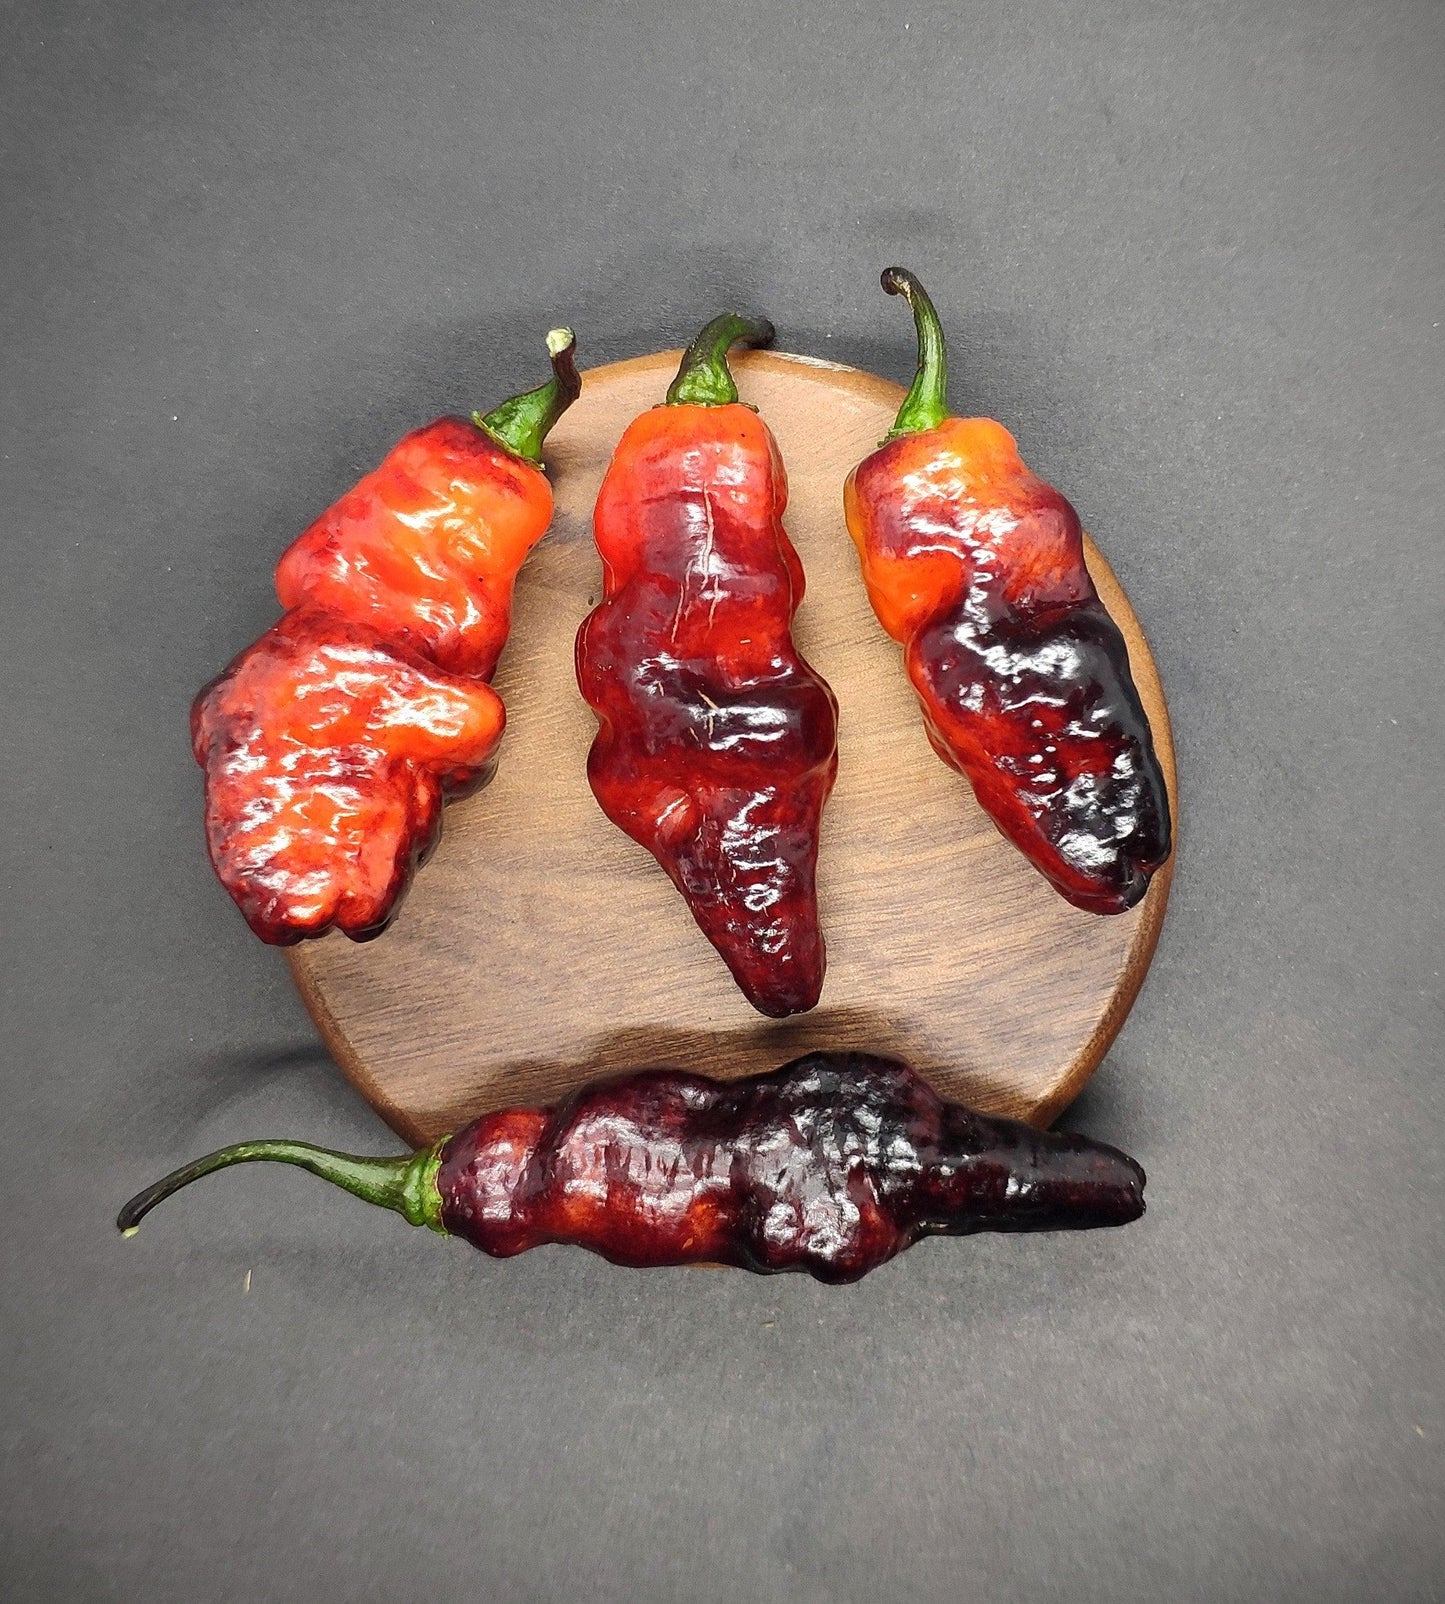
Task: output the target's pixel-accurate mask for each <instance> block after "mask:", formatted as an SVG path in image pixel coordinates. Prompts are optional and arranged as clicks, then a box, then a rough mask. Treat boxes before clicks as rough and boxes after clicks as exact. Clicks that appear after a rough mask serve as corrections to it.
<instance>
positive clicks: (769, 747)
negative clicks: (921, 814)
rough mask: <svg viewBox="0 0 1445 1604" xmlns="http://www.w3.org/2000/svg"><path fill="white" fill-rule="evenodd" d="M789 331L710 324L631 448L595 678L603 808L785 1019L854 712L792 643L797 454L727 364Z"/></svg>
mask: <svg viewBox="0 0 1445 1604" xmlns="http://www.w3.org/2000/svg"><path fill="white" fill-rule="evenodd" d="M771 338H772V326H771V325H770V324H768V323H764V322H751V321H748V320H747V319H744V318H740V317H738V316H736V315H735V314H728V315H725V316H723V317H720V318H717V319H715V320H714V321H713V322H711V323H709V324H708V326H707V327H706V328H705V329H704V330H703V331H702V333H701V334H699V335H698V337H697V339H696V340H695V341H694V342H693V344H692V346H691V347H690V348H689V350H688V351H687V353H686V355H685V356H684V357H683V360H682V365H681V367H680V368H679V370H678V375H677V378H676V380H675V381H674V382H673V385H672V387H671V388H670V389H669V390H668V392H667V404H666V405H664V406H660V407H654V408H653V409H652V410H651V411H650V412H644V413H643V414H642V416H641V417H640V418H638V419H636V421H635V422H633V423H632V424H631V426H630V427H629V428H628V430H627V432H626V433H625V434H624V435H623V437H622V439H621V441H620V442H619V444H618V446H617V450H616V452H615V453H614V454H613V457H612V463H611V466H610V467H609V468H608V470H607V476H606V478H605V479H604V480H603V482H602V489H601V491H600V493H599V494H598V497H597V507H596V511H595V513H594V520H593V523H594V529H595V532H596V538H597V549H598V551H599V552H600V553H601V556H602V574H603V589H604V597H605V599H604V600H603V602H602V603H601V605H600V606H599V607H598V608H597V609H596V610H595V611H594V612H593V613H591V614H590V615H589V616H588V618H587V619H586V620H585V621H584V623H583V625H582V628H581V630H580V631H579V632H578V636H577V682H578V684H579V686H580V687H581V690H582V695H583V696H584V697H585V698H586V700H587V701H588V703H589V704H590V705H591V707H592V709H593V711H594V712H595V713H596V714H597V718H598V722H599V724H600V726H601V728H600V729H599V731H598V733H597V738H596V740H595V741H594V742H593V744H592V751H591V754H590V756H589V758H588V763H587V777H588V779H589V781H590V782H591V785H592V790H593V793H594V795H595V796H596V798H597V800H598V802H599V803H600V804H601V806H602V810H603V812H604V813H606V815H607V816H608V818H609V819H611V820H612V822H613V823H614V824H616V825H617V826H618V828H619V829H622V830H625V831H626V833H627V834H628V835H630V836H631V837H632V838H633V840H634V841H638V842H640V843H641V844H642V845H643V846H645V847H646V848H647V849H648V851H649V852H651V853H652V855H653V856H654V857H655V858H656V859H657V860H658V862H659V863H660V864H661V865H662V866H663V868H664V869H666V870H667V872H668V874H669V875H670V876H671V877H672V880H673V883H674V884H675V885H676V886H677V888H678V890H679V891H680V892H681V893H682V895H683V897H684V899H685V900H686V902H687V905H688V907H689V908H690V909H691V911H692V914H693V917H694V918H695V919H696V920H697V923H698V925H699V927H700V928H701V930H702V932H703V934H704V935H705V936H706V937H707V938H708V940H709V941H710V942H712V944H713V946H714V947H716V948H717V950H718V952H719V953H720V954H721V955H722V958H723V960H724V962H725V963H726V964H727V966H728V968H729V969H730V970H731V971H732V974H733V978H734V979H735V980H736V981H737V983H738V985H739V986H740V987H741V988H742V991H743V994H744V995H745V996H746V997H747V999H748V1001H749V1002H750V1003H752V1005H753V1006H754V1007H755V1008H757V1009H759V1010H760V1011H761V1012H763V1013H765V1014H773V1015H783V1014H793V1013H798V1012H801V1011H802V1010H804V1009H807V1008H811V1007H813V1005H814V1004H815V1003H816V1002H817V1001H818V996H819V993H820V992H821V990H822V985H823V963H824V955H823V936H822V931H821V929H820V926H819V921H818V899H817V888H816V875H817V861H818V826H819V821H820V819H821V816H822V811H823V805H824V803H825V802H826V801H827V798H828V793H829V792H830V791H831V790H832V787H833V779H834V776H835V774H836V772H837V766H838V707H837V703H836V701H835V700H834V697H833V693H832V691H831V690H829V688H828V686H827V684H826V683H825V682H824V680H823V679H822V678H821V677H820V676H819V675H818V674H817V673H815V672H814V670H813V669H811V668H810V667H809V666H808V664H807V663H806V662H804V661H803V659H802V657H801V656H800V655H799V654H798V650H797V648H796V647H795V646H794V644H793V638H792V634H791V629H790V626H791V623H792V618H793V614H794V613H795V612H796V611H797V608H798V604H799V602H800V601H801V600H802V597H803V568H802V564H801V563H800V562H799V560H798V554H797V552H796V551H794V549H793V545H792V542H791V541H790V540H789V539H788V536H787V534H786V532H785V531H784V529H783V523H782V517H783V511H784V508H785V507H786V505H787V499H788V486H787V476H786V474H785V472H784V469H783V463H782V458H781V457H780V456H779V454H778V448H777V444H776V442H775V441H774V439H773V437H772V434H771V433H770V432H769V430H768V427H767V425H766V424H765V423H764V422H763V421H762V420H761V418H759V417H758V415H757V413H756V412H755V411H754V410H753V408H751V407H749V406H745V405H743V404H741V403H739V401H738V398H737V387H736V386H735V384H734V383H733V379H732V375H731V374H730V372H729V371H728V366H727V351H728V347H729V346H730V345H732V344H734V343H736V342H737V341H739V340H747V341H749V342H750V343H752V344H763V343H766V342H767V341H768V340H770V339H771Z"/></svg>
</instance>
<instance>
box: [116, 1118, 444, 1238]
mask: <svg viewBox="0 0 1445 1604" xmlns="http://www.w3.org/2000/svg"><path fill="white" fill-rule="evenodd" d="M444 1140H445V1138H443V1141H444ZM441 1150H442V1142H438V1143H437V1144H436V1145H435V1146H434V1147H424V1148H422V1149H420V1150H419V1151H418V1152H415V1153H403V1154H401V1155H400V1156H399V1157H397V1158H358V1157H356V1156H355V1155H354V1154H351V1153H333V1152H331V1151H329V1150H328V1149H327V1148H324V1147H312V1146H310V1145H309V1144H308V1143H306V1142H266V1141H263V1142H237V1143H236V1145H235V1146H234V1147H223V1148H221V1149H220V1151H219V1152H216V1153H208V1154H207V1155H206V1157H205V1158H198V1159H197V1160H196V1161H195V1162H194V1163H193V1164H187V1165H186V1166H185V1168H184V1169H179V1170H176V1171H174V1172H173V1173H172V1174H170V1175H167V1176H166V1177H165V1179H164V1180H160V1181H157V1182H156V1183H155V1185H154V1186H148V1187H147V1188H146V1189H145V1191H144V1192H141V1193H138V1194H137V1195H136V1196H135V1197H133V1198H132V1199H131V1200H130V1202H129V1203H127V1204H126V1206H125V1207H124V1208H123V1209H122V1210H121V1211H120V1213H119V1214H118V1215H117V1216H116V1222H115V1223H116V1225H117V1226H119V1227H120V1229H121V1230H122V1231H123V1232H124V1233H125V1235H126V1236H133V1235H134V1234H135V1232H136V1231H138V1230H139V1229H140V1222H141V1221H142V1220H143V1219H144V1218H145V1217H146V1215H147V1214H149V1213H150V1211H151V1210H152V1209H153V1208H154V1207H155V1206H156V1204H157V1203H159V1202H161V1201H162V1200H163V1199H165V1198H168V1197H169V1196H170V1195H171V1193H172V1192H176V1191H179V1190H180V1188H181V1187H183V1186H189V1185H190V1184H191V1182H192V1181H198V1180H200V1178H201V1177H202V1176H203V1175H209V1174H211V1172H212V1171H213V1170H224V1169H227V1168H228V1167H229V1166H230V1165H232V1164H253V1163H256V1162H257V1161H260V1160H265V1161H268V1162H272V1163H276V1164H299V1165H300V1166H301V1168H302V1169H303V1170H310V1171H311V1173H312V1174H313V1175H319V1176H320V1177H321V1179H322V1180H323V1181H330V1182H331V1183H332V1185H334V1186H339V1187H342V1188H343V1189H344V1190H346V1191H348V1192H350V1193H351V1195H352V1196H353V1197H359V1198H360V1199H361V1200H362V1201H363V1202H364V1203H375V1204H377V1205H378V1206H379V1207H380V1208H384V1209H395V1210H396V1212H397V1213H398V1214H400V1215H402V1216H404V1217H405V1218H406V1219H407V1220H408V1221H409V1222H410V1223H411V1224H412V1225H429V1226H430V1227H431V1228H432V1230H433V1231H440V1232H442V1234H443V1235H445V1234H446V1227H445V1226H443V1224H442V1223H441V1219H442V1199H441V1193H440V1192H439V1191H438V1190H437V1184H436V1177H437V1171H438V1169H440V1167H441Z"/></svg>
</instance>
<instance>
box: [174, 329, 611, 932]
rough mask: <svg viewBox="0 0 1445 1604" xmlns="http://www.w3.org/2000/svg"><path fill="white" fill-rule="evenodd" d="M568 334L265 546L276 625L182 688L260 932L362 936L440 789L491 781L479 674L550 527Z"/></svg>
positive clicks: (496, 721)
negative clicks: (519, 380)
mask: <svg viewBox="0 0 1445 1604" xmlns="http://www.w3.org/2000/svg"><path fill="white" fill-rule="evenodd" d="M574 345H575V342H574V340H573V337H572V334H571V331H570V330H568V329H554V330H553V331H552V332H551V333H550V334H549V335H548V336H547V347H548V351H549V352H550V354H551V358H552V377H551V378H550V379H549V380H548V381H547V382H546V383H545V384H544V385H542V386H540V387H539V388H538V389H536V390H531V391H528V392H527V393H526V394H525V395H521V396H516V397H514V398H513V399H512V400H510V401H506V402H504V403H503V404H502V405H501V406H500V407H498V408H497V409H496V410H495V411H493V412H490V413H488V414H487V416H486V417H482V416H480V415H477V416H475V417H473V418H459V417H448V418H438V419H437V420H436V422H434V423H429V424H428V425H427V426H426V427H425V428H422V429H418V430H416V431H415V432H414V433H412V434H409V435H407V436H406V437H405V439H403V440H402V441H400V442H399V443H398V444H397V445H396V446H394V447H393V448H392V450H391V451H390V453H389V454H388V455H387V457H386V460H385V461H384V462H383V463H382V464H381V466H380V467H379V468H377V469H376V470H375V472H373V473H369V474H367V476H366V477H365V478H364V479H363V480H362V481H361V482H360V483H359V484H358V485H357V486H356V487H355V488H354V489H352V490H349V491H348V492H347V493H346V494H345V495H344V496H343V497H342V498H341V500H340V501H338V502H337V503H336V505H335V506H334V507H332V508H330V510H329V511H327V512H325V513H323V514H322V515H321V517H320V518H318V519H317V520H316V522H315V523H314V524H312V526H311V527H310V528H309V529H308V530H307V531H306V532H305V533H304V534H303V535H301V536H300V538H299V539H298V540H297V541H296V542H295V543H294V544H293V545H292V546H291V547H290V549H289V550H288V551H287V552H286V553H285V554H284V555H283V556H282V558H281V561H280V562H279V563H278V564H277V567H276V591H277V595H278V596H279V597H280V600H281V604H282V606H283V607H286V608H287V609H288V611H287V613H286V616H285V617H284V618H283V619H282V620H281V622H280V623H279V624H277V625H276V626H275V628H273V629H271V630H269V631H268V632H267V633H266V634H265V635H263V636H262V637H261V639H260V640H259V641H257V642H256V643H255V644H254V645H252V646H249V647H247V648H246V650H245V651H243V652H242V653H241V654H240V655H239V656H238V657H237V658H236V659H235V660H234V661H233V662H232V663H231V664H230V666H229V667H228V668H227V669H226V670H225V671H224V672H223V673H222V674H221V675H220V676H219V677H218V678H216V679H214V680H212V681H211V683H210V684H209V685H207V686H206V687H205V688H204V689H203V690H202V691H201V693H200V694H199V695H198V696H197V698H196V701H195V705H194V706H193V707H192V709H191V733H192V744H193V747H194V751H195V755H196V761H197V762H198V763H199V764H201V766H202V767H203V768H204V769H205V771H206V839H207V843H208V846H209V848H210V854H211V862H212V863H213V865H214V866H215V870H216V873H217V875H218V876H219V877H220V880H221V883H222V884H223V885H224V886H225V887H226V889H227V891H229V892H230V894H231V896H232V897H233V898H234V899H235V901H236V904H237V906H238V907H239V908H240V909H241V912H242V913H243V914H244V915H245V916H246V921H247V923H248V924H249V925H250V926H251V928H252V929H253V930H254V931H255V932H256V934H257V935H258V936H260V937H261V939H262V940H263V941H269V942H273V943H275V944H277V945H288V944H290V943H292V942H295V941H299V940H301V939H302V938H303V937H307V936H321V935H324V934H325V933H326V932H327V931H328V930H331V929H333V928H335V929H339V930H341V931H344V932H345V934H347V935H348V936H350V937H352V939H353V940H356V941H362V940H365V939H367V938H369V937H371V936H375V935H379V934H380V932H381V931H382V930H383V929H385V927H386V925H387V923H388V922H389V921H390V919H391V918H392V916H393V915H394V914H395V912H396V909H397V905H398V903H399V901H400V898H401V895H402V893H403V891H404V890H405V889H406V886H407V884H408V882H409V881H410V879H411V875H412V872H413V870H414V869H415V868H416V866H417V865H418V864H419V863H421V862H422V861H423V860H424V859H425V857H426V855H427V853H429V852H430V851H431V849H432V847H433V846H434V845H435V843H436V840H437V837H438V835H439V833H440V830H441V805H442V802H443V800H444V799H447V798H450V797H455V796H460V795H463V794H465V793H466V792H467V791H470V790H475V789H476V787H477V786H478V785H480V784H482V783H483V782H484V781H485V780H486V779H487V778H488V777H489V776H490V774H491V772H492V768H493V765H494V754H495V751H496V747H497V743H498V742H499V741H500V740H501V737H502V729H503V726H504V724H505V722H506V715H505V711H504V709H503V707H502V702H501V699H500V697H498V695H497V693H496V692H495V691H494V690H492V688H491V686H490V685H488V684H487V680H488V679H489V678H490V677H491V674H492V671H493V669H494V668H495V667H496V663H497V658H498V656H499V654H500V653H501V650H502V647H503V645H504V644H505V643H506V639H507V632H508V629H509V628H510V625H511V610H512V587H513V583H514V581H515V579H516V576H517V570H518V569H519V568H520V567H521V565H522V562H523V560H524V559H525V557H526V555H527V553H528V552H529V551H530V550H531V549H532V547H533V546H534V545H536V543H537V542H538V541H539V540H540V539H541V538H542V536H543V534H545V533H546V530H547V526H548V524H549V523H550V522H551V520H552V490H551V486H550V485H549V484H548V483H547V477H546V475H545V474H544V473H543V472H542V469H541V465H540V464H541V454H542V442H543V440H544V439H545V438H546V434H547V431H548V430H549V429H550V428H551V426H552V425H553V424H554V423H555V422H556V421H557V419H558V418H559V417H560V416H561V415H562V413H563V412H564V411H565V410H566V408H567V407H568V406H569V405H570V404H571V403H572V401H574V400H575V399H576V397H577V394H578V391H579V389H580V380H579V378H578V375H577V368H576V365H575V362H574V360H573V349H574Z"/></svg>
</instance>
